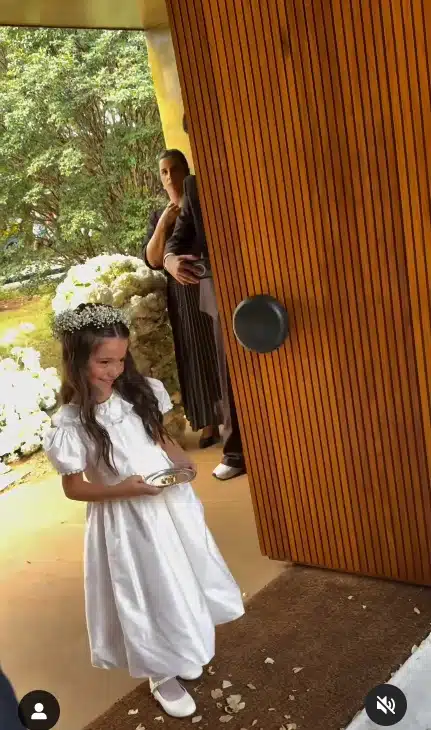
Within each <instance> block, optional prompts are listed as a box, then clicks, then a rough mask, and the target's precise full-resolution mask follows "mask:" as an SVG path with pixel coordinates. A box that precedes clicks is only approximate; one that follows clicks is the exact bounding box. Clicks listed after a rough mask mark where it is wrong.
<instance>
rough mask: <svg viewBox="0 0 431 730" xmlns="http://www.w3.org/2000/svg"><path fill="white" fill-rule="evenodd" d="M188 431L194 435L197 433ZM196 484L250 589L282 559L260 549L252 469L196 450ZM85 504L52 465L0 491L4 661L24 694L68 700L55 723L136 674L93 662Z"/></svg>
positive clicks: (70, 718) (121, 690)
mask: <svg viewBox="0 0 431 730" xmlns="http://www.w3.org/2000/svg"><path fill="white" fill-rule="evenodd" d="M190 439H191V440H190ZM189 441H190V444H189V447H190V448H192V449H193V452H194V454H193V455H194V458H195V460H196V461H197V462H198V465H199V469H198V478H197V480H196V491H197V493H198V494H199V496H200V498H201V499H202V501H203V503H204V505H205V509H206V515H207V522H208V525H209V527H210V529H211V530H212V532H213V534H214V536H215V539H216V540H217V542H218V545H219V547H220V549H221V551H222V553H223V555H224V556H225V558H226V560H227V562H228V564H229V567H230V569H231V570H232V572H233V574H234V575H235V578H236V579H237V581H238V583H239V584H240V586H241V589H242V591H243V592H244V593H246V594H247V595H248V596H250V595H252V594H253V593H255V592H256V591H258V590H260V589H261V588H262V587H264V586H265V585H266V584H267V583H269V582H270V581H271V580H272V579H273V578H275V577H276V576H277V575H279V573H280V572H281V571H282V570H283V568H284V565H283V564H281V563H275V562H271V561H269V560H267V559H266V558H264V557H262V556H261V554H260V550H259V545H258V540H257V535H256V528H255V522H254V516H253V510H252V505H251V499H250V494H249V489H248V482H247V478H246V477H240V478H238V479H235V480H233V481H231V482H228V483H226V484H222V483H219V482H216V481H215V480H214V479H213V478H212V477H211V471H212V468H213V467H214V466H215V465H216V464H217V463H218V457H219V452H218V450H217V449H215V448H213V449H209V450H207V451H204V452H201V451H198V450H195V449H194V446H195V441H193V437H192V436H190V438H189ZM84 513H85V505H83V504H79V503H75V502H71V501H69V500H67V499H66V498H65V497H64V495H63V492H62V489H61V486H60V483H59V478H58V477H57V476H55V475H54V474H53V475H52V476H49V477H48V478H46V479H44V480H43V481H41V482H39V483H34V484H28V485H23V486H19V487H17V488H16V489H14V490H12V491H10V492H8V493H5V494H3V495H0V583H1V585H0V597H1V598H0V662H1V664H2V667H3V669H4V671H5V672H6V674H7V675H8V676H9V678H10V679H11V681H12V683H13V685H14V687H15V690H16V692H17V695H18V697H19V698H21V697H22V696H23V695H24V694H26V693H27V692H30V691H31V690H35V689H44V690H47V691H49V692H51V693H52V694H54V695H55V696H56V697H57V699H58V701H59V703H60V706H61V717H60V721H59V723H58V725H57V726H56V730H80V728H83V727H84V726H85V725H86V724H87V723H89V722H90V721H91V720H93V719H94V718H95V717H97V716H98V715H100V714H101V713H102V712H104V711H105V710H106V709H107V708H108V707H110V706H111V705H112V704H113V703H114V702H115V701H116V700H117V699H119V698H120V697H122V696H123V695H124V694H126V693H127V692H129V691H130V690H131V689H133V688H134V687H135V686H136V685H137V684H139V682H136V681H135V680H132V679H130V677H129V676H128V675H127V674H126V673H125V672H121V671H112V672H109V671H104V670H99V669H94V668H93V667H92V666H91V665H90V661H89V654H88V646H87V634H86V627H85V618H84V603H83V575H82V549H83V529H84Z"/></svg>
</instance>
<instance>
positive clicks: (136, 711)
mask: <svg viewBox="0 0 431 730" xmlns="http://www.w3.org/2000/svg"><path fill="white" fill-rule="evenodd" d="M138 712H139V710H129V712H128V713H127V714H128V715H137V714H138Z"/></svg>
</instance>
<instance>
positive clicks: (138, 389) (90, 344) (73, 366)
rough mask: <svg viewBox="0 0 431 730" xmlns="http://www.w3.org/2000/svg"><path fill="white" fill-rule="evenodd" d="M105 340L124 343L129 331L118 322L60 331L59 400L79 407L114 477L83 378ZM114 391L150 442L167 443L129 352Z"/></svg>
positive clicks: (107, 439)
mask: <svg viewBox="0 0 431 730" xmlns="http://www.w3.org/2000/svg"><path fill="white" fill-rule="evenodd" d="M98 306H100V305H98V304H80V305H79V307H77V311H78V312H82V311H83V310H84V309H87V308H90V307H91V308H93V307H98ZM104 306H105V305H104ZM108 337H119V338H121V339H124V340H127V339H128V338H129V329H128V327H126V325H125V324H123V323H122V322H116V323H115V324H111V325H107V326H106V327H95V326H94V325H87V326H86V327H83V328H82V329H79V330H74V331H73V332H63V334H62V338H61V339H62V350H63V353H62V354H63V377H62V385H61V390H60V399H61V402H62V403H64V404H67V403H72V402H73V403H76V404H77V405H78V406H79V417H80V420H81V423H82V425H83V426H84V429H85V431H86V432H87V434H88V435H89V436H90V438H91V439H92V440H93V441H94V442H95V444H96V447H97V458H98V460H100V459H103V461H104V462H105V463H106V464H107V466H108V467H109V469H110V470H111V471H112V472H114V474H118V471H117V469H116V467H115V464H114V460H113V446H112V442H111V439H110V437H109V433H108V432H107V430H106V429H105V428H103V426H101V425H100V424H99V423H98V421H97V420H96V405H97V401H96V399H95V397H94V393H93V392H92V389H91V385H90V383H89V382H88V378H87V366H88V361H89V358H90V355H91V353H92V352H94V349H95V348H96V347H98V345H100V344H101V343H102V340H104V339H105V338H108ZM114 388H115V390H116V391H117V392H118V393H119V394H120V395H121V396H122V397H123V398H124V400H126V401H128V403H131V404H132V405H133V406H134V408H135V411H136V413H137V414H138V416H140V418H141V419H142V423H143V425H144V428H145V430H146V432H147V434H148V436H149V437H150V438H151V439H152V440H153V441H159V440H160V439H161V440H164V441H166V440H167V439H168V440H170V437H169V435H168V433H167V432H166V430H165V428H164V426H163V416H162V414H161V413H160V410H159V404H158V400H157V397H156V396H155V394H154V392H153V389H152V388H151V386H150V384H149V383H148V381H147V379H146V378H145V377H144V376H143V375H141V374H140V373H139V372H138V370H137V368H136V365H135V363H134V360H133V357H132V355H131V354H130V352H129V351H127V354H126V359H125V362H124V372H123V373H122V374H121V375H120V377H119V378H117V380H116V381H115V386H114Z"/></svg>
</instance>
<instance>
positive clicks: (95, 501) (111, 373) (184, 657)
mask: <svg viewBox="0 0 431 730" xmlns="http://www.w3.org/2000/svg"><path fill="white" fill-rule="evenodd" d="M54 329H55V331H56V333H57V335H58V336H59V337H60V339H61V341H62V346H63V370H64V373H63V384H62V389H61V399H62V402H63V404H64V405H63V406H62V407H61V408H60V410H59V411H58V412H57V414H56V415H55V416H54V418H53V428H51V429H50V431H49V432H48V433H47V436H46V439H45V450H46V453H47V455H48V458H49V459H50V461H51V463H52V464H53V465H54V467H55V468H56V469H57V471H58V472H59V473H60V474H61V475H62V481H63V489H64V492H65V494H66V496H67V497H68V498H69V499H75V500H80V501H85V502H88V508H87V524H86V536H85V558H84V564H85V603H86V617H87V627H88V634H89V639H90V649H91V660H92V664H93V665H94V666H96V667H102V668H105V669H111V668H113V667H126V668H127V669H128V670H129V673H130V675H131V676H132V677H149V678H150V689H151V692H152V694H153V695H154V697H155V699H156V700H157V701H158V702H159V704H160V705H161V706H162V708H163V709H164V711H165V712H166V713H167V714H169V715H171V716H173V717H187V716H189V715H192V714H193V713H194V712H195V710H196V705H195V703H194V700H193V698H192V697H191V696H190V695H189V694H188V692H187V691H186V690H185V689H184V688H183V687H182V685H181V684H180V683H179V682H178V681H177V679H176V677H179V678H182V679H184V680H194V679H197V678H198V677H199V676H200V675H201V674H202V667H203V665H205V664H207V663H208V662H210V661H211V659H212V657H213V656H214V644H215V632H214V626H215V625H217V624H222V623H226V622H228V621H232V620H234V619H237V618H239V617H240V616H242V615H243V613H244V608H243V603H242V599H241V593H240V591H239V588H238V586H237V585H236V583H235V581H234V579H233V578H232V576H231V574H230V572H229V570H228V568H227V566H226V564H225V563H224V561H223V558H222V557H221V555H220V553H219V551H218V549H217V547H216V545H215V543H214V540H213V538H212V536H211V534H210V533H209V531H208V529H207V527H206V524H205V519H204V514H203V508H202V505H201V503H200V502H199V501H198V499H197V497H196V496H195V494H194V492H193V489H192V487H191V486H190V485H189V484H187V485H185V486H184V485H183V486H176V487H168V488H165V489H163V490H159V489H156V488H154V487H151V486H149V485H147V484H146V483H145V480H144V477H146V476H148V475H149V474H151V473H154V472H156V471H159V470H162V469H165V468H169V467H171V466H172V465H175V466H177V465H181V466H185V465H190V461H189V460H188V459H187V456H186V454H185V453H184V452H183V451H182V449H180V447H179V446H178V445H177V444H175V443H173V442H172V441H171V440H170V438H169V436H168V435H167V433H166V431H165V429H164V427H163V416H162V414H165V413H167V412H168V411H169V410H170V409H171V407H172V406H171V402H170V399H169V396H168V394H167V392H166V390H165V388H164V387H163V385H162V383H161V382H160V381H158V380H154V379H152V378H144V377H142V376H141V375H140V374H139V373H138V371H137V370H136V367H135V365H134V362H133V359H132V357H131V355H130V353H129V351H128V337H129V329H128V325H127V319H126V317H125V315H124V313H123V312H122V311H120V310H117V309H114V308H112V307H108V306H105V305H97V304H85V305H80V306H79V307H78V308H77V309H76V310H74V311H67V312H64V313H62V314H60V315H58V317H57V318H56V321H55V327H54ZM84 474H85V477H86V480H84Z"/></svg>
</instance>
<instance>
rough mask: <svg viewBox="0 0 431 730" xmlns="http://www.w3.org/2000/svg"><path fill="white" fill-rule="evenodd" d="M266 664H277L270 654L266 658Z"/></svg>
mask: <svg viewBox="0 0 431 730" xmlns="http://www.w3.org/2000/svg"><path fill="white" fill-rule="evenodd" d="M265 664H275V661H274V659H272V658H271V657H270V656H268V657H266V659H265Z"/></svg>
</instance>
